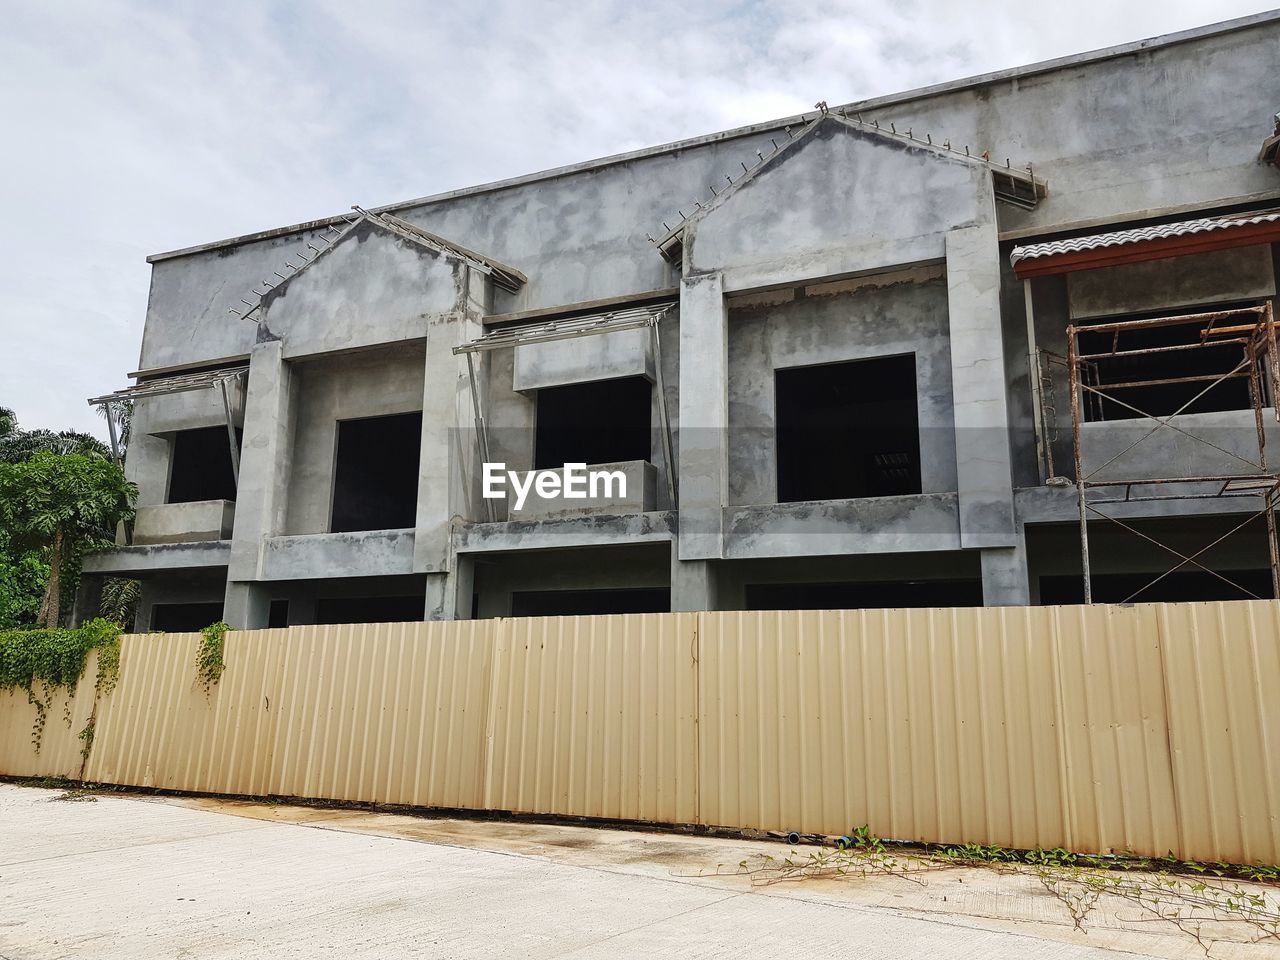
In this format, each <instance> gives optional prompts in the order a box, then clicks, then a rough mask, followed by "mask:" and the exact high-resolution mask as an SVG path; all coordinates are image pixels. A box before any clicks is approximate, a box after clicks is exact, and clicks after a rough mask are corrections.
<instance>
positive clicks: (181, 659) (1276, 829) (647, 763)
mask: <svg viewBox="0 0 1280 960" xmlns="http://www.w3.org/2000/svg"><path fill="white" fill-rule="evenodd" d="M199 640H200V638H199V635H198V634H168V635H164V634H154V635H143V636H130V637H125V638H123V640H122V646H121V661H120V677H119V682H118V684H117V687H116V689H115V691H114V693H112V694H110V695H108V696H106V697H104V698H102V700H101V701H100V702H99V704H98V707H97V723H96V731H95V738H94V744H93V751H92V753H91V755H90V757H89V761H88V764H87V765H86V766H85V770H84V774H83V775H84V777H85V778H86V779H89V780H96V781H101V782H106V783H120V784H129V785H135V786H142V787H157V788H163V789H171V790H186V791H205V792H213V793H228V794H246V795H263V794H274V795H282V796H306V797H318V798H326V799H336V800H362V801H374V802H382V803H396V804H409V805H416V806H434V807H461V808H473V809H486V808H487V809H494V810H512V811H520V812H527V813H545V814H560V815H567V816H584V817H601V818H612V819H623V820H648V821H656V822H673V823H704V824H708V825H713V826H729V827H748V828H758V829H770V830H772V829H777V830H800V831H802V832H814V833H828V834H840V833H846V832H848V831H850V830H852V829H853V828H855V827H857V826H859V825H861V824H864V823H865V824H868V825H869V826H870V828H871V829H872V830H873V831H874V832H875V833H877V834H880V835H882V836H886V837H893V838H898V839H904V840H929V841H935V842H977V843H995V844H1001V845H1004V846H1015V847H1036V846H1042V847H1054V846H1064V847H1069V848H1072V849H1076V850H1087V851H1133V852H1135V853H1142V854H1156V855H1159V854H1163V853H1165V852H1166V851H1169V850H1173V851H1174V852H1175V853H1176V854H1177V855H1178V856H1181V857H1184V858H1196V859H1209V860H1216V859H1226V860H1241V861H1251V862H1256V861H1268V862H1276V861H1280V756H1277V750H1278V749H1280V603H1277V602H1275V601H1258V602H1224V603H1190V604H1168V605H1164V604H1140V605H1137V606H1132V607H1105V606H1097V607H1025V608H1013V607H1006V608H993V609H955V610H948V609H939V610H861V611H859V610H851V611H786V612H749V613H703V614H645V615H630V616H610V617H548V618H542V619H520V620H497V621H494V620H488V621H475V622H452V623H412V624H367V625H351V626H334V627H321V626H316V627H294V628H290V629H287V630H259V631H236V632H232V633H230V634H228V635H227V639H226V647H225V654H224V657H225V661H226V668H225V671H224V673H223V675H222V678H221V680H220V682H219V683H217V684H216V685H214V687H213V688H212V689H211V690H210V691H208V692H207V693H206V691H205V690H204V689H203V688H202V687H201V686H199V685H198V684H197V681H196V677H195V660H196V653H197V649H198V645H199ZM95 677H96V661H95V660H94V659H93V658H90V662H89V665H88V667H87V669H86V672H85V675H84V677H83V679H82V680H81V682H80V684H79V687H78V690H77V693H76V695H75V697H74V698H73V700H72V702H71V704H70V716H71V722H70V723H69V724H68V723H67V722H66V720H65V719H64V716H65V713H64V710H65V707H64V701H63V700H61V699H56V698H55V700H54V702H53V704H52V706H51V708H50V711H49V718H48V722H47V725H46V727H45V730H44V737H43V744H42V749H41V751H40V753H39V754H36V753H35V751H34V750H33V749H32V746H31V730H32V722H33V721H34V719H35V708H33V707H32V706H31V705H30V704H28V703H27V700H26V696H25V694H22V693H18V694H16V695H15V694H14V693H12V692H10V693H6V694H3V695H0V774H2V775H7V776H48V775H64V776H72V777H75V776H79V775H80V767H81V753H80V750H81V741H80V739H79V734H80V732H81V730H83V729H84V726H85V723H86V721H87V719H88V717H89V716H90V714H91V712H92V710H93V701H94V691H93V679H94V678H95Z"/></svg>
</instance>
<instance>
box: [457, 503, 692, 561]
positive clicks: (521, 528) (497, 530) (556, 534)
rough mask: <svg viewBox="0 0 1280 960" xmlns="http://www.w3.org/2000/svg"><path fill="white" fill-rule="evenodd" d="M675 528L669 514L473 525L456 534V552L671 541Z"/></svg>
mask: <svg viewBox="0 0 1280 960" xmlns="http://www.w3.org/2000/svg"><path fill="white" fill-rule="evenodd" d="M675 529H676V515H675V514H674V513H672V512H669V511H659V512H654V513H635V514H631V515H629V516H621V517H618V516H614V517H608V516H600V515H587V516H576V517H562V518H559V519H552V520H511V521H508V522H507V523H472V524H467V525H466V526H464V527H461V528H459V530H458V531H457V533H456V534H455V540H454V549H455V550H456V551H457V552H458V553H498V552H507V551H512V550H551V549H557V548H562V547H599V546H607V545H612V544H632V543H653V542H663V541H670V540H672V539H673V538H674V537H675Z"/></svg>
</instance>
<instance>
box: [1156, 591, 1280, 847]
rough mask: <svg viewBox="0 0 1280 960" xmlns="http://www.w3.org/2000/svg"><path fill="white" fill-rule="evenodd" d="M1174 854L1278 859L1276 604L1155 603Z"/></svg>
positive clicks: (1279, 641)
mask: <svg viewBox="0 0 1280 960" xmlns="http://www.w3.org/2000/svg"><path fill="white" fill-rule="evenodd" d="M1152 615H1153V616H1155V617H1158V618H1159V624H1160V645H1161V650H1162V652H1163V654H1164V669H1165V678H1166V689H1167V696H1168V701H1169V707H1170V709H1169V730H1170V733H1169V736H1170V744H1171V750H1172V756H1173V775H1174V782H1175V783H1176V785H1177V792H1178V815H1179V822H1180V830H1179V842H1178V844H1177V845H1176V846H1175V847H1174V849H1176V850H1178V851H1179V852H1180V854H1181V855H1182V856H1185V857H1191V856H1196V857H1199V858H1203V859H1215V860H1216V859H1221V860H1230V861H1240V862H1264V863H1280V753H1278V751H1280V604H1277V603H1275V602H1273V601H1266V600H1263V601H1239V602H1233V603H1188V604H1169V605H1161V606H1153V608H1152Z"/></svg>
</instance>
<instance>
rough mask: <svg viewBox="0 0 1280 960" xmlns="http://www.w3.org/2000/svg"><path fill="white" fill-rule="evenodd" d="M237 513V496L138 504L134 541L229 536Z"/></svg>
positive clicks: (194, 539) (216, 538) (179, 541)
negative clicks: (227, 498)
mask: <svg viewBox="0 0 1280 960" xmlns="http://www.w3.org/2000/svg"><path fill="white" fill-rule="evenodd" d="M235 515H236V502H235V501H234V500H195V501H192V502H190V503H160V504H153V505H151V506H146V507H139V508H138V516H137V519H135V520H134V524H133V542H134V544H135V545H138V546H145V545H147V544H157V543H193V542H200V541H205V540H230V539H231V525H232V522H233V521H234V520H235Z"/></svg>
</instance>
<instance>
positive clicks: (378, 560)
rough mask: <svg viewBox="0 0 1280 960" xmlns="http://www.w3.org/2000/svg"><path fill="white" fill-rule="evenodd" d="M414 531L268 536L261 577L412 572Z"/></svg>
mask: <svg viewBox="0 0 1280 960" xmlns="http://www.w3.org/2000/svg"><path fill="white" fill-rule="evenodd" d="M413 539H414V531H413V530H363V531H360V532H358V533H313V534H306V535H303V536H292V537H267V538H266V540H265V541H264V542H263V552H262V568H263V570H262V579H263V580H325V579H329V578H333V577H394V576H406V575H408V574H411V573H413Z"/></svg>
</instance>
